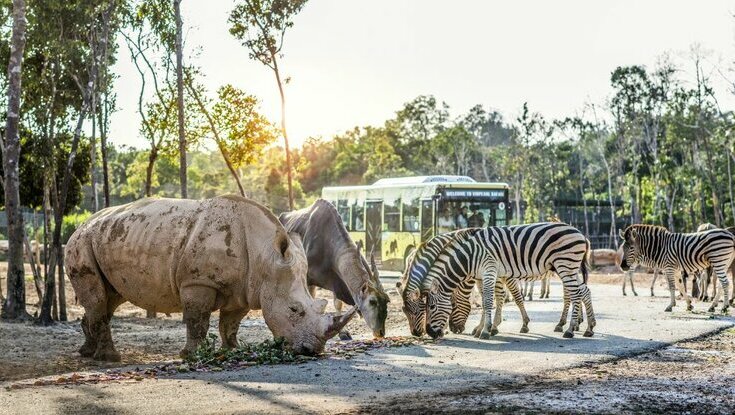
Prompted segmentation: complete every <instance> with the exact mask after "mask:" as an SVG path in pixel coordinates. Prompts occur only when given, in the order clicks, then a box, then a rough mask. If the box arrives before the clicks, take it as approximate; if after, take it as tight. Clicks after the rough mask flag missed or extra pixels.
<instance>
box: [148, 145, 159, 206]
mask: <svg viewBox="0 0 735 415" xmlns="http://www.w3.org/2000/svg"><path fill="white" fill-rule="evenodd" d="M157 159H158V148H157V147H155V146H153V147H151V151H150V153H148V166H147V167H146V169H145V197H151V186H152V184H151V183H152V182H153V166H154V165H155V164H156V160H157Z"/></svg>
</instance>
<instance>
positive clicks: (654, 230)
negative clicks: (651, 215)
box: [624, 224, 671, 239]
mask: <svg viewBox="0 0 735 415" xmlns="http://www.w3.org/2000/svg"><path fill="white" fill-rule="evenodd" d="M634 229H635V230H636V231H638V232H639V233H640V232H642V233H646V234H648V235H654V234H655V235H661V234H668V233H671V232H669V230H668V229H666V228H664V227H663V226H659V225H644V224H635V225H630V226H628V227H627V228H625V231H624V234H625V239H628V237H629V236H630V232H631V231H632V230H634Z"/></svg>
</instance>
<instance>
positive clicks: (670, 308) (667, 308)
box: [664, 306, 672, 313]
mask: <svg viewBox="0 0 735 415" xmlns="http://www.w3.org/2000/svg"><path fill="white" fill-rule="evenodd" d="M671 310H672V307H671V306H668V307H666V308H665V309H664V311H665V312H667V313H670V312H671Z"/></svg>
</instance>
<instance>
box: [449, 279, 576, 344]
mask: <svg viewBox="0 0 735 415" xmlns="http://www.w3.org/2000/svg"><path fill="white" fill-rule="evenodd" d="M550 277H551V272H547V273H546V274H544V275H543V276H541V277H536V278H540V279H541V281H542V283H543V282H544V281H547V283H548V281H549V279H550ZM532 278H533V277H532ZM528 281H529V279H526V283H527V282H528ZM530 281H532V282H533V281H535V279H530ZM498 282H499V283H501V284H495V318H494V320H493V326H492V328H491V329H490V334H491V335H495V334H497V333H498V326H499V325H500V323H501V321H502V312H503V304H504V303H505V301H503V300H504V299H505V298H504V297H505V290H503V286H505V288H506V289H508V291H510V292H511V294H512V296H513V299H514V301H515V303H516V305H517V306H518V309H519V310H520V313H521V318H522V320H523V326H521V330H520V332H521V333H528V332H529V329H528V323H529V322H530V319H529V317H528V314H527V312H526V308H525V306H524V303H523V299H524V296H523V294H522V292H521V293H519V292H518V281H516V280H515V279H510V280H508V279H506V278H504V277H503V278H499V279H498ZM474 286H476V284H475V280H473V279H467V280H465V281H463V282H462V283H461V284H460V285H459V286H457V288H456V289H455V290H454V292H453V293H452V297H451V301H452V313H451V314H450V315H449V330H450V331H451V332H452V333H462V332H463V331H464V326H465V323H466V322H467V318H468V317H469V314H470V308H471V306H470V301H469V297H470V294H471V292H472V287H474ZM565 294H566V292H565ZM569 305H570V301H569V297H568V296H567V295H564V308H563V311H562V314H561V318H560V322H559V324H557V326H556V327H555V328H554V331H556V332H562V331H563V330H564V324H565V322H566V319H567V315H568V314H569ZM578 315H579V318H578V320H577V322H576V323H575V329H574V330H575V331H576V330H578V329H579V324H580V323H581V322H582V314H581V313H579V314H578ZM481 329H482V324H478V325H477V327H475V328H474V329H473V330H472V334H473V335H475V334H476V333H477V331H478V330H481Z"/></svg>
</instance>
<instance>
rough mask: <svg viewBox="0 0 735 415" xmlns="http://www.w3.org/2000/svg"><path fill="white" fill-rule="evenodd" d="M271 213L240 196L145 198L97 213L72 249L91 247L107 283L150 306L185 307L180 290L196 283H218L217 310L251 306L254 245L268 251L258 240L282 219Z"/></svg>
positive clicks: (74, 239)
mask: <svg viewBox="0 0 735 415" xmlns="http://www.w3.org/2000/svg"><path fill="white" fill-rule="evenodd" d="M267 216H268V215H267V212H264V211H263V209H262V207H259V205H257V204H255V203H253V202H251V201H248V200H246V199H243V198H239V197H218V198H214V199H207V200H201V201H195V200H180V199H142V200H139V201H137V202H133V203H131V204H128V205H123V206H118V207H114V208H109V209H105V210H103V211H101V212H99V213H97V214H96V215H94V216H93V217H92V218H90V220H89V221H88V222H87V223H85V224H84V225H83V226H82V227H80V228H79V230H78V231H77V232H76V233H75V234H74V235H73V237H72V238H71V239H70V241H69V244H68V246H67V252H69V250H70V249H76V250H77V251H79V250H80V249H79V247H78V246H77V245H80V244H81V245H83V246H84V249H85V250H86V251H84V252H89V253H90V254H91V255H93V256H94V262H95V263H96V265H97V267H98V269H99V272H100V273H101V274H102V275H103V277H104V278H105V279H106V280H107V282H108V283H109V284H110V285H111V286H112V287H113V288H114V289H115V290H116V291H117V292H118V293H119V294H120V295H122V297H123V298H124V299H126V300H128V301H130V302H132V303H133V304H135V305H138V306H140V307H143V308H146V309H155V310H156V311H159V312H176V311H179V310H180V309H181V302H180V297H179V289H180V288H181V287H182V286H184V285H189V284H191V285H204V286H208V287H212V288H215V289H216V290H217V292H218V300H217V303H218V304H217V308H220V307H222V306H225V305H228V304H231V303H237V304H239V305H245V304H246V303H247V289H248V285H249V283H250V281H249V278H250V277H251V275H250V274H251V270H250V269H249V265H250V263H249V252H248V250H249V249H253V248H255V249H256V254H257V255H258V256H267V255H268V249H260V250H259V251H258V245H260V247H261V248H265V247H266V246H267V245H268V237H270V239H271V240H273V236H274V235H273V234H271V233H275V232H277V231H278V229H276V227H275V225H274V226H269V222H273V220H274V219H275V218H272V219H271V218H269V217H267ZM271 216H272V215H271ZM252 228H255V229H252ZM269 228H273V229H269ZM263 232H266V234H264V233H263ZM249 233H257V235H250V237H251V238H253V239H256V240H257V239H260V244H257V243H256V244H251V245H256V246H250V247H248V241H247V236H248V234H249ZM75 247H76V248H75ZM82 255H84V254H82ZM70 257H71V258H72V260H74V256H73V255H72V256H70ZM73 265H74V264H69V266H73Z"/></svg>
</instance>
